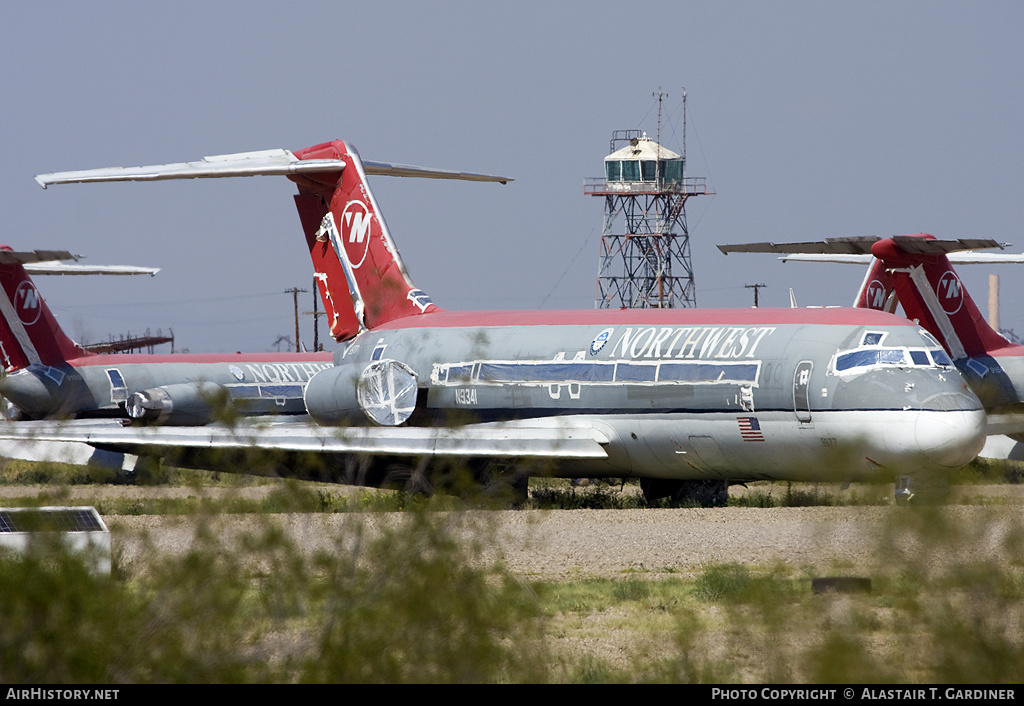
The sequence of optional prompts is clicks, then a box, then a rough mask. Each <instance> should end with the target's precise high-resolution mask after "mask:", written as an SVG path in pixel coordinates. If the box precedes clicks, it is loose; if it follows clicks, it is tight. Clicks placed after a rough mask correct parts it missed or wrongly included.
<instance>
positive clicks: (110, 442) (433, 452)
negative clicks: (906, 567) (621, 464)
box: [0, 417, 610, 459]
mask: <svg viewBox="0 0 1024 706" xmlns="http://www.w3.org/2000/svg"><path fill="white" fill-rule="evenodd" d="M2 439H6V440H13V441H25V442H28V441H58V442H77V443H85V444H89V445H91V446H94V447H98V448H108V449H119V450H125V451H132V452H142V453H146V452H149V453H157V452H159V451H161V450H162V449H170V448H194V449H243V448H252V447H257V448H266V449H275V450H281V451H311V452H323V453H342V454H346V453H352V454H394V455H409V456H462V457H534V458H537V457H543V458H553V459H604V458H607V457H608V454H607V452H606V451H605V446H606V445H607V444H608V443H610V438H609V436H608V434H607V433H605V432H604V431H602V430H601V429H600V428H599V424H598V423H596V422H590V421H586V420H580V419H564V418H563V419H551V420H545V419H540V420H537V419H531V420H523V421H514V422H497V423H486V424H467V425H465V426H455V427H324V426H318V425H316V424H314V423H313V422H312V421H310V420H309V418H308V417H299V418H294V419H282V420H278V419H275V420H273V421H266V420H264V419H262V418H259V419H254V420H246V421H245V422H244V423H241V424H238V425H236V426H233V427H225V426H221V425H209V426H205V427H164V426H152V427H135V426H127V427H126V426H123V425H122V424H121V422H120V421H119V420H72V421H65V422H53V421H41V422H11V423H7V424H3V425H0V440H2Z"/></svg>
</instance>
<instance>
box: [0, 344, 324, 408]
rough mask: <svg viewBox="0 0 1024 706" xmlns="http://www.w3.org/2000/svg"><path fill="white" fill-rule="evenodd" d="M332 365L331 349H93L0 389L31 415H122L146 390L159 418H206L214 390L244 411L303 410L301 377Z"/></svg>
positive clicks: (9, 379) (20, 375)
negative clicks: (101, 351)
mask: <svg viewBox="0 0 1024 706" xmlns="http://www.w3.org/2000/svg"><path fill="white" fill-rule="evenodd" d="M331 366H332V363H331V355H330V354H329V353H287V354H273V353H266V354H244V355H243V354H240V353H239V354H235V355H230V354H228V355H216V354H209V355H139V354H112V355H93V356H85V357H82V358H76V359H73V360H71V361H68V362H67V363H66V364H63V365H57V366H47V365H32V366H29V367H27V368H23V369H21V370H18V371H16V372H13V373H11V374H8V375H6V376H4V377H3V378H2V379H0V395H3V396H4V397H5V398H7V399H8V400H9V401H10V402H11V403H12V404H13V405H14V406H15V407H17V408H18V409H19V410H20V411H21V412H23V413H24V414H26V415H27V416H30V417H53V416H61V417H68V416H124V415H125V412H126V410H125V407H126V404H128V402H129V400H130V399H131V398H132V395H135V394H140V393H141V394H145V393H147V392H149V395H150V396H151V397H154V398H156V397H158V396H159V397H160V398H161V401H162V403H163V405H164V407H165V408H166V409H164V410H161V411H163V412H166V413H165V414H164V415H163V416H164V418H163V419H161V420H160V421H164V422H167V420H168V419H169V418H171V415H172V414H174V415H176V418H175V419H174V420H172V421H171V423H206V422H208V421H212V418H214V417H215V416H216V415H215V414H214V413H213V412H214V411H215V410H214V409H213V408H214V407H215V406H216V404H217V402H216V401H215V400H214V399H212V398H214V397H216V395H217V393H221V394H223V399H221V400H220V402H219V403H220V404H225V403H227V402H229V401H230V402H231V403H232V404H234V405H235V406H236V407H237V409H238V410H239V411H243V412H245V413H248V414H302V413H304V412H305V407H304V406H303V402H302V394H303V391H304V389H305V386H306V383H307V382H308V381H309V380H310V378H312V377H313V376H314V375H315V374H316V373H317V372H319V371H321V370H323V369H325V368H330V367H331ZM175 408H176V409H175ZM156 416H158V415H156ZM179 418H180V419H179Z"/></svg>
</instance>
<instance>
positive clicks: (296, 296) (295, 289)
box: [284, 287, 309, 353]
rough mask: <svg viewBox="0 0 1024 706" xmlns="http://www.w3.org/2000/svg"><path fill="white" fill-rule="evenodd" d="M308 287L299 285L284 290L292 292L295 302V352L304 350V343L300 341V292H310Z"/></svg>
mask: <svg viewBox="0 0 1024 706" xmlns="http://www.w3.org/2000/svg"><path fill="white" fill-rule="evenodd" d="M308 291H309V290H308V289H299V288H298V287H292V288H291V289H286V290H284V293H285V294H291V295H292V300H293V301H294V302H295V352H296V353H301V352H302V344H300V343H299V292H302V293H303V294H304V293H306V292H308Z"/></svg>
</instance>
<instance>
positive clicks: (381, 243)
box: [289, 140, 439, 341]
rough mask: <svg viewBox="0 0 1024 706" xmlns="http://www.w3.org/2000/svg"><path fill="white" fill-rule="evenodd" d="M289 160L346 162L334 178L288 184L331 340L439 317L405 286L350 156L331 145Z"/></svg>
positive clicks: (297, 178) (338, 144)
mask: <svg viewBox="0 0 1024 706" xmlns="http://www.w3.org/2000/svg"><path fill="white" fill-rule="evenodd" d="M295 156H296V157H298V158H299V159H302V160H307V159H325V158H329V159H341V160H343V161H344V162H345V168H344V170H342V171H339V172H327V173H319V174H309V175H293V176H290V177H289V178H290V179H291V180H292V181H294V182H295V183H296V184H297V185H298V187H299V195H298V196H296V197H295V204H296V207H297V208H298V211H299V217H300V219H301V220H302V228H303V231H304V233H305V235H306V244H307V246H308V247H309V252H310V257H311V258H312V260H313V267H314V270H315V272H316V277H317V286H318V287H319V289H320V295H321V298H322V299H323V301H324V306H325V308H327V311H328V315H329V316H330V317H331V334H332V335H333V336H334V338H335V339H336V340H338V341H342V340H345V339H347V338H351V337H352V336H354V335H356V334H357V333H359V331H360V330H362V329H363V328H368V329H372V328H374V327H376V326H380V325H381V324H385V323H387V322H389V321H393V320H395V319H400V318H404V317H406V316H416V315H419V314H424V313H429V312H432V311H438V310H439V309H438V307H436V306H435V305H434V304H433V302H431V301H430V298H429V297H428V296H427V295H426V294H425V293H424V292H423V291H421V290H420V289H417V288H416V286H415V285H414V284H413V283H412V280H411V279H410V278H409V275H408V272H407V271H406V269H405V265H404V264H403V263H402V259H401V257H400V255H399V253H398V248H397V247H395V244H394V241H393V240H392V239H391V235H390V233H389V232H388V229H387V225H386V224H385V223H384V219H383V218H382V217H381V215H380V210H379V209H378V207H377V203H376V201H375V200H374V198H373V194H372V193H371V192H370V189H369V186H368V185H367V183H366V174H365V172H364V170H363V165H362V161H361V160H360V158H359V154H358V153H357V152H356V150H355V149H354V148H351V147H349V146H348V145H346V144H345V143H344V142H342V141H341V140H335V141H333V142H327V143H324V144H321V145H316V146H314V147H309V148H306V149H304V150H299V151H296V152H295Z"/></svg>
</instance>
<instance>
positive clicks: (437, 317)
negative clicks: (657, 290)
mask: <svg viewBox="0 0 1024 706" xmlns="http://www.w3.org/2000/svg"><path fill="white" fill-rule="evenodd" d="M773 324H774V325H784V324H814V325H833V326H916V324H915V323H914V322H912V321H908V320H907V319H905V318H902V317H899V316H895V315H893V314H888V313H885V312H882V311H875V310H873V309H851V308H847V307H837V308H835V309H764V308H762V309H611V310H609V309H581V310H578V311H436V312H432V313H429V314H423V315H421V316H408V317H405V318H402V319H396V320H394V321H389V322H388V323H386V324H383V325H381V326H378V327H376V328H375V329H373V330H375V331H385V330H388V329H407V328H469V327H472V326H627V325H648V326H694V325H697V326H744V325H746V326H750V325H760V326H765V325H773Z"/></svg>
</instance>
